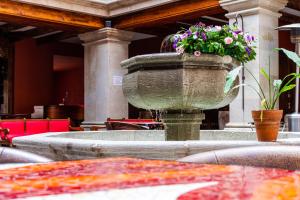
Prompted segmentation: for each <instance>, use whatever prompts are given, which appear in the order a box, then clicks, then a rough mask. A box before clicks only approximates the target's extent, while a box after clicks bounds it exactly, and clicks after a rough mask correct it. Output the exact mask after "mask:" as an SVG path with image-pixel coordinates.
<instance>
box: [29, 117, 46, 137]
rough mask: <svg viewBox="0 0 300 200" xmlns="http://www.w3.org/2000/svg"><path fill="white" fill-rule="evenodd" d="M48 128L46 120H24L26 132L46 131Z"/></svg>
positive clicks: (30, 133)
mask: <svg viewBox="0 0 300 200" xmlns="http://www.w3.org/2000/svg"><path fill="white" fill-rule="evenodd" d="M48 130H49V122H48V120H43V119H41V120H38V119H37V120H26V134H27V135H32V134H38V133H46V132H48Z"/></svg>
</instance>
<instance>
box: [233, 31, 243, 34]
mask: <svg viewBox="0 0 300 200" xmlns="http://www.w3.org/2000/svg"><path fill="white" fill-rule="evenodd" d="M233 32H234V33H235V34H239V33H241V32H242V31H241V30H236V31H233Z"/></svg>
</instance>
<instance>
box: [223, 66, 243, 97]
mask: <svg viewBox="0 0 300 200" xmlns="http://www.w3.org/2000/svg"><path fill="white" fill-rule="evenodd" d="M242 68H243V66H239V67H237V68H235V69H233V70H231V71H230V72H229V73H228V74H227V76H226V83H225V87H224V93H225V94H227V93H228V92H229V91H230V89H231V87H232V85H233V83H234V81H235V80H236V78H237V76H238V75H239V73H240V70H241V69H242Z"/></svg>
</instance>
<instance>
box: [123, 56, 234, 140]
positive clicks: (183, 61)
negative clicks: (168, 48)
mask: <svg viewBox="0 0 300 200" xmlns="http://www.w3.org/2000/svg"><path fill="white" fill-rule="evenodd" d="M238 65H239V63H238V62H237V61H236V60H234V59H232V58H231V57H230V56H224V57H222V56H218V55H212V54H202V55H201V56H199V57H197V56H194V55H190V54H179V53H160V54H148V55H140V56H136V57H133V58H130V59H128V60H125V61H123V62H122V63H121V66H122V67H123V68H125V69H127V70H128V74H126V75H125V76H124V78H123V93H124V95H125V96H126V97H127V99H128V101H129V103H131V104H132V105H134V106H135V107H138V108H143V109H152V110H160V111H164V114H163V115H162V116H161V117H162V119H163V121H164V123H165V124H166V135H167V137H166V138H167V140H172V141H173V140H174V141H182V140H197V139H199V134H198V131H199V128H200V124H201V122H202V120H203V119H204V114H203V113H202V112H201V110H207V109H216V108H220V107H224V106H226V105H228V104H229V103H230V102H231V101H233V99H234V98H235V97H236V96H237V94H238V90H234V91H233V92H231V93H230V94H228V95H225V94H224V86H225V83H226V76H227V74H228V72H229V71H231V70H232V69H233V68H235V67H237V66H238ZM236 84H238V80H236V82H235V85H236Z"/></svg>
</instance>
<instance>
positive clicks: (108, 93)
mask: <svg viewBox="0 0 300 200" xmlns="http://www.w3.org/2000/svg"><path fill="white" fill-rule="evenodd" d="M79 37H80V39H81V40H82V41H84V44H83V45H84V104H85V106H84V108H85V111H84V118H85V122H84V123H86V124H97V123H101V122H102V123H103V122H104V121H106V119H107V118H108V117H110V118H123V117H124V118H128V102H127V100H126V98H125V97H124V95H123V92H122V78H123V75H124V74H125V73H126V72H127V71H126V70H124V69H122V68H121V66H120V62H121V61H123V60H125V59H127V58H128V44H129V43H130V41H131V40H132V37H133V33H132V32H128V31H121V30H117V29H113V28H103V29H100V30H97V31H94V32H89V33H85V34H82V35H79Z"/></svg>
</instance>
